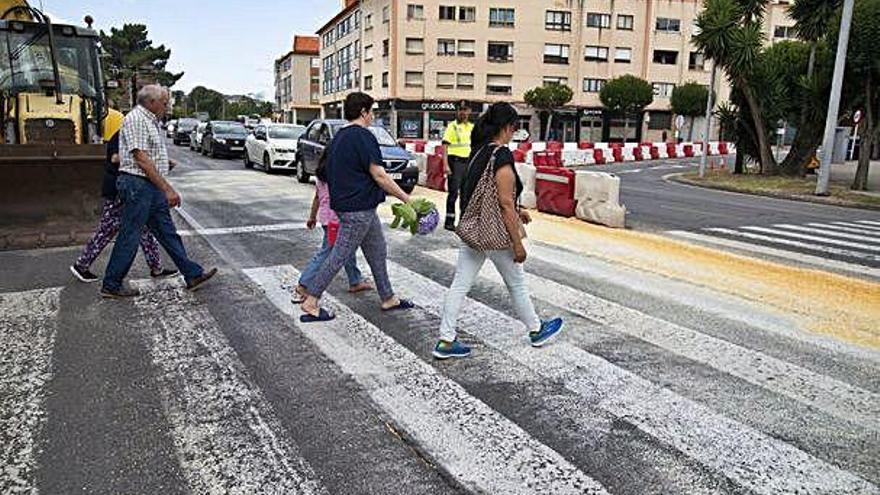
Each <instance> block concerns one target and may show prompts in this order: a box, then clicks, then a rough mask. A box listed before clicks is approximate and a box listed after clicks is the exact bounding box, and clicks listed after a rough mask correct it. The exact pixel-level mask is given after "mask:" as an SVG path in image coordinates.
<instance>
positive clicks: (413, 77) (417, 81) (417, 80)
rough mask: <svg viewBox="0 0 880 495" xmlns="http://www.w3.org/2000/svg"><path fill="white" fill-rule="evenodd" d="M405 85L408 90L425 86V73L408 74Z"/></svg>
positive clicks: (405, 76) (406, 74)
mask: <svg viewBox="0 0 880 495" xmlns="http://www.w3.org/2000/svg"><path fill="white" fill-rule="evenodd" d="M403 84H404V85H405V86H406V87H407V88H421V87H422V86H424V85H425V73H424V72H406V73H405V74H404V79H403Z"/></svg>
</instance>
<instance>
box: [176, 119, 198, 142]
mask: <svg viewBox="0 0 880 495" xmlns="http://www.w3.org/2000/svg"><path fill="white" fill-rule="evenodd" d="M198 125H199V120H198V119H180V120H178V121H177V127H176V129H175V130H174V144H176V145H178V146H180V145H182V144H189V137H190V136H189V134H190V133H191V132H192V130H193V129H195V128H196V126H198Z"/></svg>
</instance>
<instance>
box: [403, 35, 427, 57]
mask: <svg viewBox="0 0 880 495" xmlns="http://www.w3.org/2000/svg"><path fill="white" fill-rule="evenodd" d="M406 53H408V54H410V55H421V54H423V53H425V40H424V39H422V38H407V39H406Z"/></svg>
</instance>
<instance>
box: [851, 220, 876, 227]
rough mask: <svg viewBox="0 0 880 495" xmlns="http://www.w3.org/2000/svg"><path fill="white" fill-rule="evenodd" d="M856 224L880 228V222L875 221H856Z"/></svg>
mask: <svg viewBox="0 0 880 495" xmlns="http://www.w3.org/2000/svg"><path fill="white" fill-rule="evenodd" d="M856 223H864V224H866V225H875V226H877V227H880V222H875V221H873V220H856Z"/></svg>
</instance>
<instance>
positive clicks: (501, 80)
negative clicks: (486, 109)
mask: <svg viewBox="0 0 880 495" xmlns="http://www.w3.org/2000/svg"><path fill="white" fill-rule="evenodd" d="M486 93H487V94H490V95H509V94H511V93H513V76H509V75H497V74H489V75H488V76H486Z"/></svg>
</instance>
